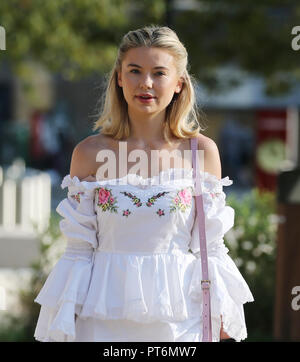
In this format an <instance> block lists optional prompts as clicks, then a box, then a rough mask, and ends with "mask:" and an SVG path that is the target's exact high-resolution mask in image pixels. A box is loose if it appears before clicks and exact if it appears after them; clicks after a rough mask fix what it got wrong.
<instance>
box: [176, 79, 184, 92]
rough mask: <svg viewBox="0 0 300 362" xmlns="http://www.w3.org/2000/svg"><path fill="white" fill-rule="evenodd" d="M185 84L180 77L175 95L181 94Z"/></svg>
mask: <svg viewBox="0 0 300 362" xmlns="http://www.w3.org/2000/svg"><path fill="white" fill-rule="evenodd" d="M183 83H184V79H183V78H182V77H180V78H179V80H178V82H177V85H176V88H175V93H180V92H181V89H182V86H183Z"/></svg>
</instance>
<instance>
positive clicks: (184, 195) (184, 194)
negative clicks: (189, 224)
mask: <svg viewBox="0 0 300 362" xmlns="http://www.w3.org/2000/svg"><path fill="white" fill-rule="evenodd" d="M178 196H179V197H180V199H181V202H182V203H183V204H184V205H189V204H190V202H191V200H192V194H191V191H190V190H189V189H183V190H181V191H180V192H179V193H178Z"/></svg>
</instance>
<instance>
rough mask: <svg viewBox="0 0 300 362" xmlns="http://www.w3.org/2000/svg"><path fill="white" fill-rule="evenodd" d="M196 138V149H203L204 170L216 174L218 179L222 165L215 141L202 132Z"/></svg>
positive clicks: (220, 176) (220, 175)
mask: <svg viewBox="0 0 300 362" xmlns="http://www.w3.org/2000/svg"><path fill="white" fill-rule="evenodd" d="M197 138H198V150H204V171H206V172H208V173H210V174H212V175H214V176H216V177H217V178H218V179H219V180H220V179H221V178H222V167H221V160H220V153H219V149H218V146H217V144H216V142H215V141H214V140H213V139H211V138H209V137H207V136H204V135H203V134H199V135H198V136H197Z"/></svg>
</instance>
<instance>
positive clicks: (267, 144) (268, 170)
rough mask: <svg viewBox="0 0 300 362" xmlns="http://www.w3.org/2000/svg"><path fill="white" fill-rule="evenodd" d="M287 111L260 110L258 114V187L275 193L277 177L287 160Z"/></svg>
mask: <svg viewBox="0 0 300 362" xmlns="http://www.w3.org/2000/svg"><path fill="white" fill-rule="evenodd" d="M286 129H287V112H286V110H260V111H257V113H256V155H255V156H256V157H255V173H256V186H257V187H258V188H259V189H265V190H269V191H275V190H276V188H277V175H278V173H279V172H280V168H281V166H282V163H283V161H284V160H285V159H286V139H287V130H286Z"/></svg>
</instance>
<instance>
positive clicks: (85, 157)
mask: <svg viewBox="0 0 300 362" xmlns="http://www.w3.org/2000/svg"><path fill="white" fill-rule="evenodd" d="M94 170H95V160H94V155H93V152H92V147H91V145H90V142H89V140H88V139H85V140H83V141H81V142H79V143H78V144H77V145H76V146H75V148H74V150H73V153H72V158H71V165H70V176H71V177H74V176H77V177H78V178H79V180H82V179H84V178H86V177H88V176H90V175H93V174H94Z"/></svg>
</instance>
